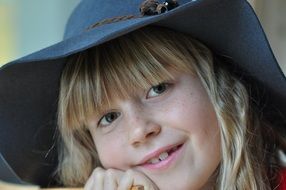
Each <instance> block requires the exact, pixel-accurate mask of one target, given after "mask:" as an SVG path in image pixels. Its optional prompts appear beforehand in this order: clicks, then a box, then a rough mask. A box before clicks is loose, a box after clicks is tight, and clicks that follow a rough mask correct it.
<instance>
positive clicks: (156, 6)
mask: <svg viewBox="0 0 286 190" xmlns="http://www.w3.org/2000/svg"><path fill="white" fill-rule="evenodd" d="M177 6H179V4H178V2H177V0H166V1H165V2H163V3H159V2H158V1H157V0H145V1H143V2H142V3H141V5H140V8H139V11H140V13H141V15H137V16H135V15H124V16H116V17H112V18H106V19H103V20H101V21H99V22H96V23H94V24H92V25H90V26H89V27H87V28H86V30H87V31H89V30H91V29H94V28H96V27H99V26H102V25H104V24H110V23H115V22H119V21H124V20H129V19H134V18H141V17H143V16H145V15H148V16H150V15H157V14H161V13H164V12H167V11H169V10H172V9H173V8H175V7H177Z"/></svg>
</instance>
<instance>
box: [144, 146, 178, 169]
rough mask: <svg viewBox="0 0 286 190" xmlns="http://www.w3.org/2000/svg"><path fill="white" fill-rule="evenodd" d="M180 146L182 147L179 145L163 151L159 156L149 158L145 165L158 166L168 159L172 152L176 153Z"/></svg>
mask: <svg viewBox="0 0 286 190" xmlns="http://www.w3.org/2000/svg"><path fill="white" fill-rule="evenodd" d="M182 146H183V144H180V145H178V146H175V147H173V148H171V149H170V150H167V151H164V152H162V153H161V154H160V155H159V156H157V157H154V158H151V159H150V160H148V161H147V162H146V163H145V164H158V163H159V162H161V161H163V160H166V159H168V158H169V157H170V156H171V155H172V154H173V153H174V152H176V151H177V150H178V149H180V148H181V147H182Z"/></svg>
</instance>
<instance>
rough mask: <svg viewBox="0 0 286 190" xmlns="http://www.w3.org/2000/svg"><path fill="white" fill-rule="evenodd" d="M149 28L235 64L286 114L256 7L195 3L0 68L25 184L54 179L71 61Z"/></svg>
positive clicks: (6, 129)
mask: <svg viewBox="0 0 286 190" xmlns="http://www.w3.org/2000/svg"><path fill="white" fill-rule="evenodd" d="M146 25H158V26H163V27H168V28H172V29H174V30H177V31H180V32H184V33H188V34H190V35H192V36H193V37H194V38H196V39H198V40H200V41H201V42H203V43H205V44H206V45H207V46H208V47H210V48H211V49H212V50H214V51H215V53H216V54H220V55H225V56H228V57H231V59H232V60H234V61H235V62H236V63H238V64H239V67H241V68H242V69H243V70H245V71H246V72H247V75H249V76H251V77H252V78H253V79H254V80H255V81H257V82H258V83H260V84H262V85H263V86H264V87H265V89H264V90H265V91H267V92H270V93H269V94H271V96H273V97H272V98H273V100H270V102H271V104H273V105H275V106H276V108H277V110H279V111H280V112H281V113H283V114H284V115H285V113H286V80H285V75H284V74H283V72H282V70H281V68H280V67H279V65H278V64H277V61H276V59H275V57H274V55H273V53H272V50H271V48H270V46H269V43H268V41H267V39H266V37H265V34H264V32H263V30H262V28H261V25H260V23H259V21H258V19H257V17H256V15H255V13H254V11H253V9H252V8H251V6H250V5H249V4H248V3H247V2H246V1H245V0H198V1H191V2H189V3H185V4H183V5H181V6H179V7H177V8H176V9H173V10H171V11H169V12H167V13H164V14H161V15H155V16H146V17H142V18H135V19H130V20H126V21H121V22H117V23H111V24H106V25H103V26H99V27H96V28H94V29H92V30H89V31H85V32H82V33H81V34H79V35H75V36H72V37H69V38H67V39H65V40H64V41H62V42H60V43H57V44H55V45H53V46H50V47H48V48H45V49H43V50H40V51H38V52H35V53H33V54H31V55H28V56H26V57H23V58H21V59H19V60H16V61H14V62H11V63H9V64H7V65H5V66H3V67H2V68H1V70H0V105H1V106H0V124H1V131H0V133H1V134H0V138H1V143H0V151H1V153H2V154H3V156H4V157H5V158H6V160H7V161H8V162H9V164H10V165H11V167H12V168H13V169H14V170H15V172H16V173H17V174H18V175H19V176H20V177H21V178H22V179H23V180H25V181H28V182H32V183H37V184H40V185H43V186H46V185H47V184H48V183H49V182H50V181H51V180H52V176H51V173H52V171H53V170H54V168H55V166H56V164H57V157H56V155H57V154H56V146H55V140H56V136H55V134H56V113H57V100H58V90H59V80H60V75H61V71H62V69H63V67H64V65H65V62H66V57H67V56H69V55H71V54H74V53H77V52H80V51H83V50H85V49H88V48H90V47H93V46H96V45H99V44H101V43H104V42H106V41H109V40H112V39H114V38H117V37H119V36H122V35H124V34H127V33H129V32H131V31H134V30H136V29H138V28H141V27H144V26H146ZM285 117H286V115H285ZM15 139H16V140H15ZM15 141H16V143H15Z"/></svg>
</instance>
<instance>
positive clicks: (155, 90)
mask: <svg viewBox="0 0 286 190" xmlns="http://www.w3.org/2000/svg"><path fill="white" fill-rule="evenodd" d="M169 86H170V84H168V83H160V84H158V85H156V86H152V87H151V88H150V90H149V91H148V93H147V96H146V98H153V97H156V96H159V95H161V94H163V93H164V92H165V91H166V90H168V88H169Z"/></svg>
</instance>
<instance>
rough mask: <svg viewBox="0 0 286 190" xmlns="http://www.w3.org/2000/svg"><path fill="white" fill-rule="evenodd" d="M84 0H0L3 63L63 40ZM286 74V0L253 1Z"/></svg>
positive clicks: (0, 34)
mask: <svg viewBox="0 0 286 190" xmlns="http://www.w3.org/2000/svg"><path fill="white" fill-rule="evenodd" d="M79 1H80V0H48V1H47V0H0V66H2V65H3V64H5V63H7V62H9V61H12V60H14V59H17V58H19V57H22V56H24V55H27V54H29V53H32V52H34V51H36V50H40V49H42V48H44V47H47V46H49V45H52V44H54V43H56V42H59V41H61V39H62V37H63V33H64V27H65V23H66V21H67V18H68V16H69V14H70V13H71V11H72V9H73V8H74V7H75V6H76V5H77V4H78V3H79ZM249 2H250V3H251V5H252V6H253V7H254V9H255V11H256V13H257V15H258V18H259V19H260V21H261V23H262V26H263V28H264V30H265V32H266V35H267V37H268V39H269V42H270V45H271V47H272V49H273V52H274V54H275V56H276V58H277V60H278V62H279V63H280V65H281V67H282V69H283V70H284V73H286V0H249Z"/></svg>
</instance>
